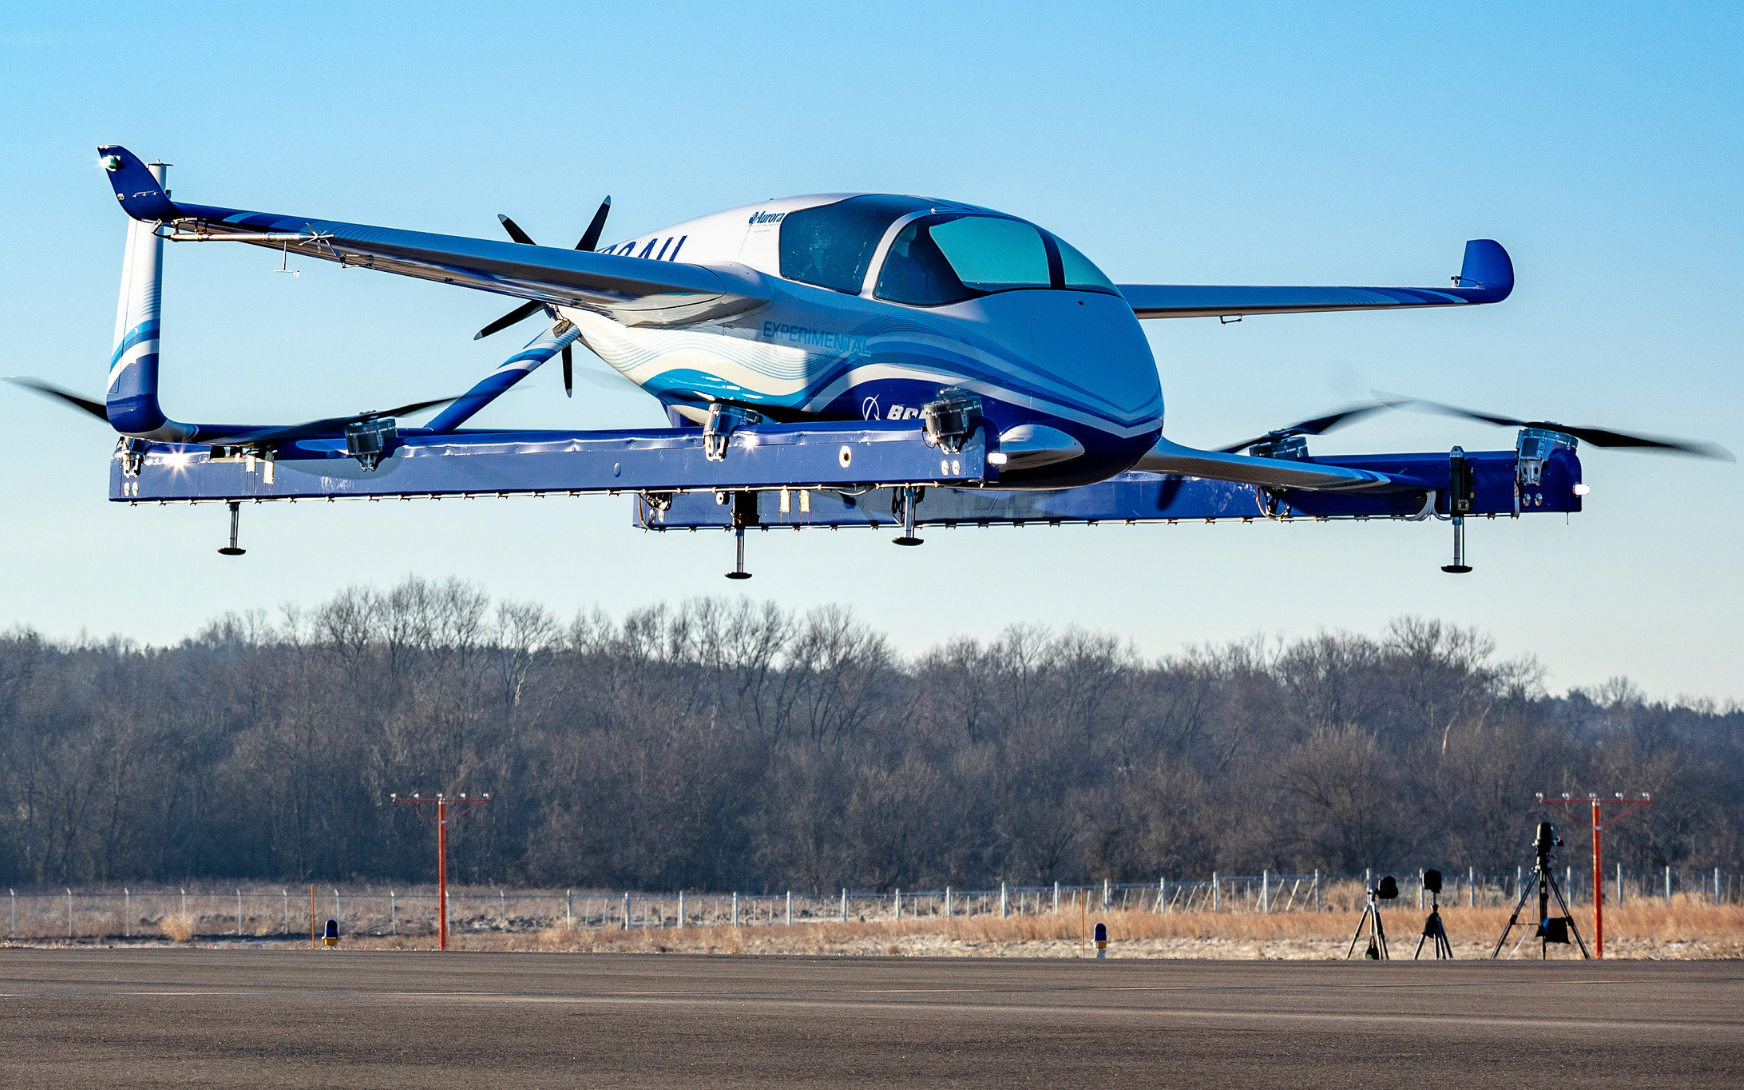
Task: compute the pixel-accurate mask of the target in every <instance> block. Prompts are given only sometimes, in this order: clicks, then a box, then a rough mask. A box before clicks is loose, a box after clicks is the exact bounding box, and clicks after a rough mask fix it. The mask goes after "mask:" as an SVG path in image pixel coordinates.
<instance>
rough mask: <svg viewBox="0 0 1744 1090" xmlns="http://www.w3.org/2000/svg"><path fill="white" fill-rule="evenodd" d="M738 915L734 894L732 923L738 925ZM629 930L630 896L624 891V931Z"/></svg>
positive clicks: (737, 900)
mask: <svg viewBox="0 0 1744 1090" xmlns="http://www.w3.org/2000/svg"><path fill="white" fill-rule="evenodd" d="M738 915H739V895H738V894H737V893H735V894H733V917H734V919H733V922H734V923H738ZM629 929H630V894H629V891H627V890H626V891H625V893H624V930H625V931H628V930H629Z"/></svg>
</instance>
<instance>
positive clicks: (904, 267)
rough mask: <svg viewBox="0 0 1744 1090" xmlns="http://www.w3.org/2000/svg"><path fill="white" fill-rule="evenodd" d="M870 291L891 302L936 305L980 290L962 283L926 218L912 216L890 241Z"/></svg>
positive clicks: (962, 298) (952, 301)
mask: <svg viewBox="0 0 1744 1090" xmlns="http://www.w3.org/2000/svg"><path fill="white" fill-rule="evenodd" d="M873 294H874V295H876V296H878V298H880V299H888V300H890V301H891V302H893V303H907V304H908V305H909V306H916V307H936V306H942V305H943V304H945V303H960V302H962V301H963V300H965V299H973V298H974V297H975V296H977V295H979V294H980V292H977V291H973V290H971V289H970V288H969V287H968V286H966V285H965V284H964V283H963V281H962V280H961V279H960V278H959V277H958V276H957V273H956V270H954V269H952V268H951V263H950V262H949V261H947V260H945V255H944V252H943V251H941V250H940V249H939V247H938V244H937V243H935V242H933V237H932V233H931V232H930V231H929V230H928V229H927V221H926V220H915V221H914V222H913V223H911V224H909V225H908V226H907V227H904V228H903V229H902V232H901V233H900V234H898V235H897V236H896V238H895V240H894V241H892V242H891V244H890V252H889V253H888V254H886V255H885V257H884V267H883V268H882V269H880V270H879V271H878V286H877V288H875V289H874V291H873Z"/></svg>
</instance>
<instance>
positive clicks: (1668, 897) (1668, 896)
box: [1665, 866, 1671, 904]
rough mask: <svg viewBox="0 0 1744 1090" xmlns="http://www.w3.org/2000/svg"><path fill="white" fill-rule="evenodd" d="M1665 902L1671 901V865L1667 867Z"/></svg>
mask: <svg viewBox="0 0 1744 1090" xmlns="http://www.w3.org/2000/svg"><path fill="white" fill-rule="evenodd" d="M1665 903H1666V904H1670V903H1671V867H1669V866H1667V867H1666V868H1665Z"/></svg>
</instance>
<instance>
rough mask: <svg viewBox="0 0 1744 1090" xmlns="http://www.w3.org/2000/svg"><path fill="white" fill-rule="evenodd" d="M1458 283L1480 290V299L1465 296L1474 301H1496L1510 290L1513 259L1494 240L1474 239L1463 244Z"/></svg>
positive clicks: (1500, 299)
mask: <svg viewBox="0 0 1744 1090" xmlns="http://www.w3.org/2000/svg"><path fill="white" fill-rule="evenodd" d="M1459 286H1460V287H1462V288H1478V289H1481V291H1482V297H1481V298H1480V297H1479V296H1477V295H1470V296H1468V297H1467V298H1469V299H1471V301H1472V302H1474V303H1500V302H1501V301H1502V300H1504V299H1506V298H1507V297H1508V295H1509V294H1510V293H1511V292H1513V290H1514V261H1513V259H1512V258H1510V257H1509V256H1508V251H1507V250H1504V249H1502V244H1501V243H1500V242H1497V241H1496V240H1495V239H1490V238H1474V239H1472V240H1471V241H1470V242H1468V243H1466V244H1465V262H1464V264H1463V265H1461V267H1460V270H1459Z"/></svg>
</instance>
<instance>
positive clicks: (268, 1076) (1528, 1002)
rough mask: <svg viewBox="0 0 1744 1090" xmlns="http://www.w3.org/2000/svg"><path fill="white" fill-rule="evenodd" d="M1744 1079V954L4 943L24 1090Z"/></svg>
mask: <svg viewBox="0 0 1744 1090" xmlns="http://www.w3.org/2000/svg"><path fill="white" fill-rule="evenodd" d="M1563 1084H1567V1085H1578V1086H1580V1087H1582V1088H1583V1090H1590V1088H1592V1087H1613V1086H1615V1087H1625V1086H1626V1087H1637V1086H1639V1087H1647V1086H1652V1087H1665V1086H1677V1087H1679V1088H1680V1090H1689V1088H1697V1087H1717V1086H1731V1087H1735V1086H1741V1085H1744V965H1741V964H1739V963H1736V962H1711V961H1710V962H1605V963H1593V962H1588V963H1580V962H1569V961H1552V962H1548V963H1545V962H1512V963H1509V962H1501V963H1496V962H1452V963H1441V964H1435V963H1431V962H1417V963H1412V962H1392V963H1388V964H1372V963H1369V964H1365V963H1362V962H1276V961H1273V962H1234V961H1118V960H1117V961H1106V962H1096V961H1093V960H1092V961H1042V960H1030V959H1021V960H1020V959H1012V960H999V959H963V960H945V959H931V958H928V959H906V958H867V959H849V958H777V957H756V958H750V957H744V958H740V957H703V956H683V955H672V954H666V955H660V954H652V955H635V954H623V955H602V954H530V953H529V954H486V953H455V954H435V953H406V952H385V951H384V952H358V951H349V952H348V951H344V950H339V951H327V950H282V949H279V950H265V949H262V950H181V949H162V948H159V949H151V950H141V949H131V950H129V949H121V950H77V949H69V950H22V949H7V950H0V1086H4V1087H7V1088H11V1087H62V1086H67V1087H72V1086H77V1087H101V1088H104V1090H123V1088H129V1087H143V1086H176V1087H205V1086H222V1087H239V1086H272V1087H301V1086H321V1087H333V1086H344V1087H347V1088H359V1087H413V1086H416V1087H420V1088H429V1087H436V1086H440V1087H445V1088H446V1087H487V1086H489V1087H499V1086H500V1087H505V1088H508V1087H513V1088H516V1090H520V1088H532V1087H589V1088H601V1087H656V1086H657V1087H662V1088H675V1087H688V1086H694V1087H698V1088H703V1087H706V1088H709V1090H716V1088H720V1087H741V1086H743V1087H752V1086H755V1087H831V1088H836V1090H840V1088H843V1087H856V1086H880V1087H882V1086H899V1085H908V1086H964V1087H983V1086H985V1087H1001V1088H1007V1087H1023V1086H1048V1087H1052V1088H1068V1087H1070V1088H1084V1087H1104V1086H1113V1085H1119V1086H1167V1087H1177V1086H1179V1087H1196V1088H1197V1087H1241V1088H1243V1090H1264V1088H1266V1087H1270V1086H1274V1085H1277V1086H1292V1087H1297V1086H1315V1087H1320V1086H1343V1087H1368V1086H1374V1087H1380V1086H1386V1087H1399V1086H1410V1085H1417V1086H1434V1085H1447V1086H1458V1087H1461V1088H1462V1090H1464V1088H1469V1087H1486V1086H1510V1087H1519V1086H1543V1087H1546V1088H1549V1087H1554V1086H1558V1085H1563Z"/></svg>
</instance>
